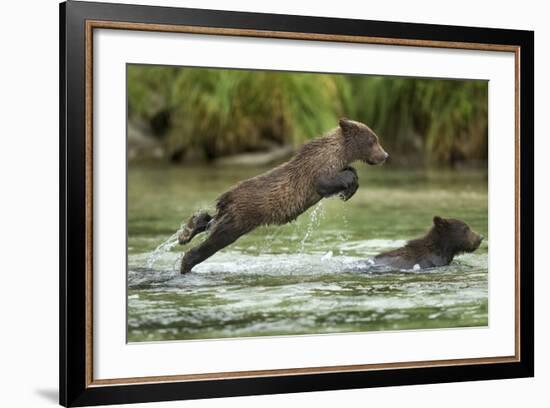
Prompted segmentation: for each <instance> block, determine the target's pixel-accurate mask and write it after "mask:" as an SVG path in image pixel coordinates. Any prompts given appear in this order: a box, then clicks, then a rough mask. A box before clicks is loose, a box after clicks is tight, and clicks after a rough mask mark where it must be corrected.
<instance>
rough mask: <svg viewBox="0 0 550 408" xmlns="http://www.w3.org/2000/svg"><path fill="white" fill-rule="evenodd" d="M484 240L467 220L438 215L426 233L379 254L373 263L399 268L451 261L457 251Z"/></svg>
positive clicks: (469, 249) (471, 247)
mask: <svg viewBox="0 0 550 408" xmlns="http://www.w3.org/2000/svg"><path fill="white" fill-rule="evenodd" d="M481 241H483V236H482V235H480V234H478V233H477V232H474V231H472V229H471V228H470V227H469V226H468V224H466V223H465V222H464V221H460V220H455V219H452V218H441V217H437V216H436V217H434V219H433V226H432V228H431V229H430V231H428V233H427V234H426V235H425V236H424V237H422V238H418V239H415V240H412V241H409V242H408V243H407V244H406V245H405V246H404V247H402V248H398V249H394V250H392V251H388V252H384V253H381V254H379V255H376V256H375V257H374V264H375V265H383V266H389V267H392V268H396V269H416V268H418V267H420V268H421V269H424V268H434V267H437V266H444V265H449V264H450V263H451V261H452V260H453V258H454V257H455V256H456V255H458V254H460V253H463V252H473V251H475V250H476V249H478V248H479V245H480V244H481ZM416 265H418V266H416Z"/></svg>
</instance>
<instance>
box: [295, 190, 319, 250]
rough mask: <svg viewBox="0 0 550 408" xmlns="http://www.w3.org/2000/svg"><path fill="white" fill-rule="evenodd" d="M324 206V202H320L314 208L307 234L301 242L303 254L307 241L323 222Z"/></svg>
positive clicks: (310, 215)
mask: <svg viewBox="0 0 550 408" xmlns="http://www.w3.org/2000/svg"><path fill="white" fill-rule="evenodd" d="M324 209H325V207H324V205H323V202H322V201H319V203H317V205H316V206H315V207H313V211H311V213H310V214H309V223H308V225H307V229H306V234H305V235H304V237H303V238H302V241H301V242H300V252H301V253H303V252H304V251H305V246H306V241H307V240H308V238H309V237H311V234H313V231H314V230H315V229H317V228H319V225H320V224H321V220H322V219H323V217H324Z"/></svg>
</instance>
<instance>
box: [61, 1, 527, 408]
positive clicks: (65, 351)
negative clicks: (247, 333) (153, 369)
mask: <svg viewBox="0 0 550 408" xmlns="http://www.w3.org/2000/svg"><path fill="white" fill-rule="evenodd" d="M101 28H108V29H116V30H137V31H155V32H171V33H197V34H203V35H222V36H245V37H261V38H279V39H281V38H282V39H297V40H312V41H330V42H335V43H368V44H381V45H387V46H394V45H398V46H412V47H434V48H449V49H465V50H487V51H506V52H513V53H514V54H515V64H516V78H515V85H516V87H515V115H516V118H515V135H516V136H515V137H516V144H515V154H516V157H515V171H516V173H515V177H516V180H515V208H516V220H515V228H516V236H515V242H516V254H515V271H516V288H515V293H516V298H515V313H516V316H515V321H516V326H515V345H516V348H515V354H514V355H510V356H502V357H488V358H470V359H456V360H436V361H408V362H396V363H387V364H368V365H364V364H363V365H361V364H358V365H342V366H327V367H304V368H289V369H284V370H279V369H278V370H269V369H266V370H261V371H246V372H218V373H210V374H196V375H181V376H172V375H170V376H156V377H138V378H131V377H128V378H120V379H109V380H104V379H103V380H97V379H94V376H93V367H92V365H93V358H92V355H93V351H94V347H93V327H92V326H93V325H92V312H93V281H92V277H93V274H92V270H93V264H92V261H93V208H92V203H93V177H92V174H93V172H92V167H93V163H94V161H93V120H92V117H93V116H92V115H93V81H92V77H93V76H92V69H93V64H92V62H91V61H92V58H93V38H94V37H93V33H94V30H96V29H101ZM533 101H534V34H533V32H530V31H516V30H504V29H488V28H472V27H457V26H439V25H427V24H411V23H395V22H380V21H362V20H349V19H335V18H319V17H305V16H289V15H272V14H256V13H244V12H228V11H211V10H199V9H184V8H166V7H150V6H134V5H120V4H103V3H90V2H77V1H69V2H66V3H62V4H61V5H60V203H61V204H60V231H61V234H60V236H61V240H60V248H61V249H60V403H61V404H62V405H64V406H84V405H99V404H120V403H133V402H147V401H166V400H176V399H195V398H213V397H228V396H242V395H257V394H273V393H290V392H304V391H321V390H337V389H352V388H364V387H380V386H393V385H405V384H426V383H442V382H454V381H473V380H486V379H501V378H516V377H530V376H533V375H534V311H533V305H534V302H533V296H534V257H533V251H534V249H533V248H534V245H533V239H534V238H533V237H534V229H533V223H534V202H533V199H534V166H533V159H534V143H533V140H534V120H533V117H534V107H533ZM520 248H521V251H520Z"/></svg>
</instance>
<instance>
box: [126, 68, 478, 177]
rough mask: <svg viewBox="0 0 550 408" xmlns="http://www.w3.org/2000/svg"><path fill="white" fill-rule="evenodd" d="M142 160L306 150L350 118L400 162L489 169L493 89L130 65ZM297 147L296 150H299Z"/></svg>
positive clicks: (132, 128)
mask: <svg viewBox="0 0 550 408" xmlns="http://www.w3.org/2000/svg"><path fill="white" fill-rule="evenodd" d="M127 69H128V71H127V74H128V77H127V81H128V119H129V122H128V145H129V157H130V159H131V160H133V161H139V160H145V159H148V160H150V159H155V160H160V161H171V162H182V163H190V162H205V161H211V160H215V159H219V158H223V157H227V156H232V155H236V154H241V153H250V152H270V151H275V150H277V149H281V148H282V147H290V146H291V147H294V148H295V147H297V146H299V145H301V144H302V143H304V142H305V141H307V140H308V139H311V138H314V137H317V136H319V135H320V134H322V133H324V132H326V131H328V130H330V129H331V128H334V127H335V126H336V124H337V121H338V118H340V117H342V116H346V117H349V118H352V119H355V120H359V121H361V122H364V123H366V124H368V125H369V126H370V127H371V128H372V129H373V130H375V131H376V133H377V134H378V135H379V136H380V138H381V141H382V144H383V146H384V147H385V148H386V150H388V151H389V152H391V156H392V160H394V162H395V163H397V164H410V163H418V164H445V165H451V166H453V165H456V164H459V163H464V162H468V163H474V162H482V163H483V162H485V161H486V159H487V113H488V112H487V105H488V103H487V99H488V83H487V82H486V81H474V80H442V79H418V78H404V77H383V76H364V75H341V74H317V73H295V72H276V71H251V70H233V69H207V68H186V67H169V66H148V65H128V68H127ZM290 150H291V149H289V151H290Z"/></svg>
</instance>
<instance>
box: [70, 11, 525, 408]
mask: <svg viewBox="0 0 550 408" xmlns="http://www.w3.org/2000/svg"><path fill="white" fill-rule="evenodd" d="M60 27H61V29H60V49H61V53H60V54H61V60H60V67H61V72H60V96H61V97H60V101H61V102H60V103H61V106H60V152H61V154H60V157H61V163H60V169H61V170H60V183H61V188H60V191H61V197H60V198H61V199H60V202H61V208H60V214H61V217H60V219H61V225H60V231H61V234H60V236H61V242H60V248H61V250H60V265H61V267H60V269H61V270H60V339H61V340H60V373H61V374H60V402H61V404H62V405H65V406H85V405H99V404H115V403H132V402H147V401H163V400H176V399H194V398H213V397H225V396H238V395H255V394H270V393H289V392H303V391H318V390H335V389H351V388H361V387H376V386H388V385H404V384H422V383H436V382H452V381H468V380H483V379H499V378H515V377H529V376H533V373H534V350H533V348H534V347H533V341H534V340H533V330H534V329H533V289H534V281H533V276H534V271H533V268H534V266H533V236H534V234H533V219H534V218H533V211H534V205H533V196H534V191H533V190H534V187H533V179H534V177H533V172H534V168H533V152H534V131H533V112H534V109H533V92H534V82H533V80H534V79H533V78H534V74H533V69H534V68H533V59H534V56H533V52H534V34H533V32H529V31H517V30H503V29H488V28H472V27H455V26H441V25H425V24H410V23H396V22H379V21H362V20H349V19H334V18H319V17H306V16H290V15H270V14H256V13H241V12H227V11H212V10H199V9H183V8H165V7H150V6H137V5H136V6H134V5H120V4H107V3H90V2H76V1H68V2H66V3H62V4H61V6H60Z"/></svg>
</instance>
